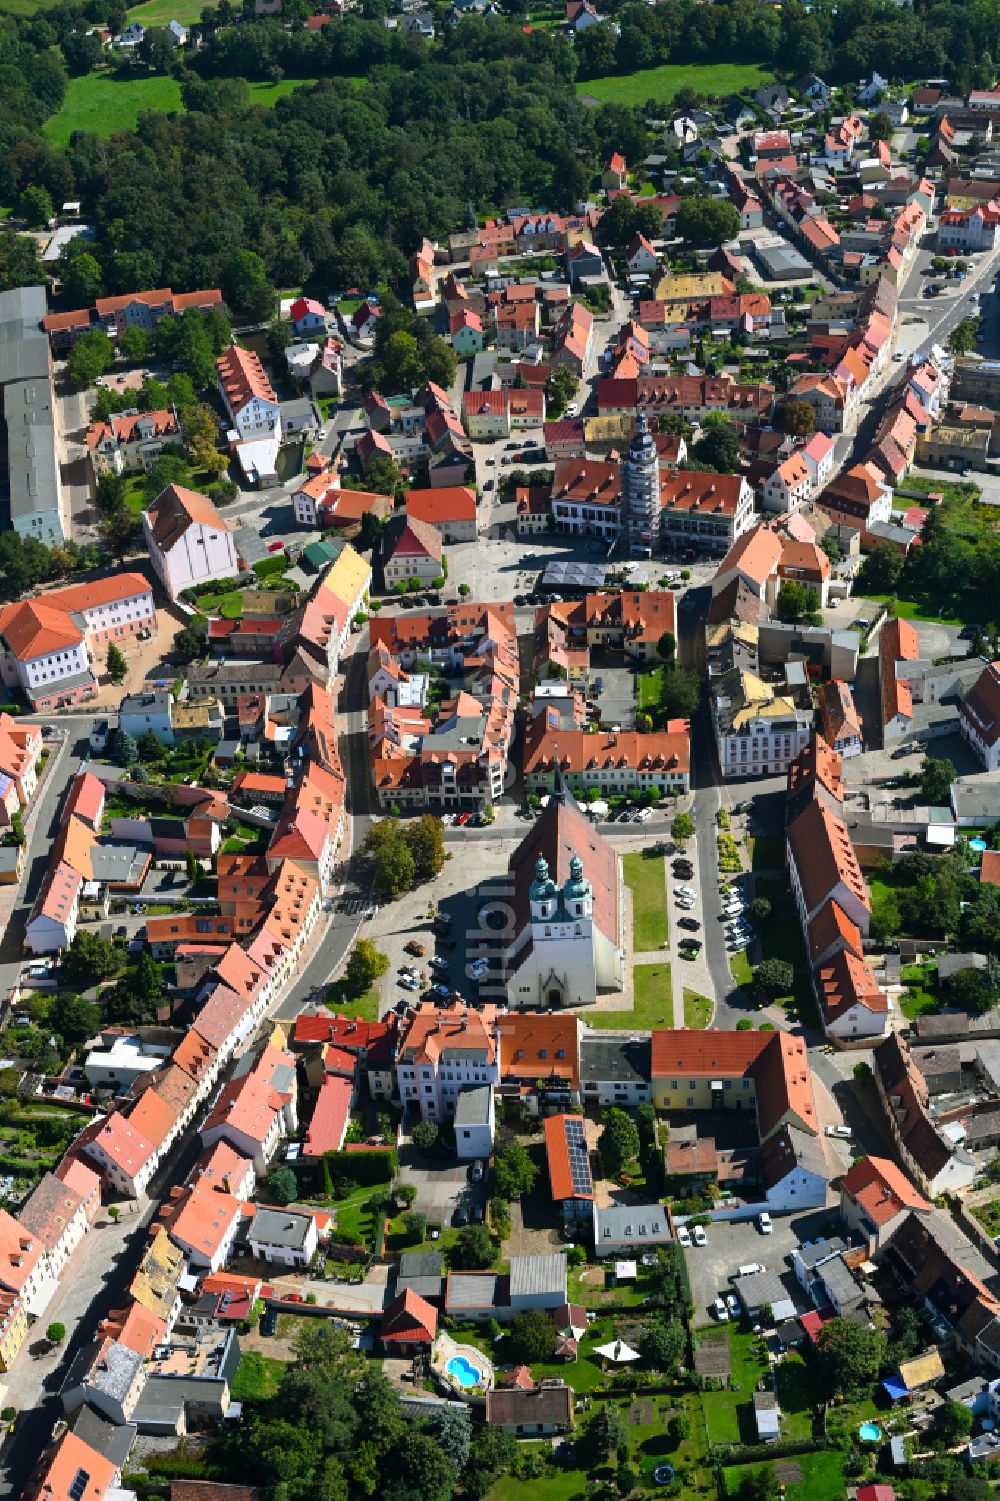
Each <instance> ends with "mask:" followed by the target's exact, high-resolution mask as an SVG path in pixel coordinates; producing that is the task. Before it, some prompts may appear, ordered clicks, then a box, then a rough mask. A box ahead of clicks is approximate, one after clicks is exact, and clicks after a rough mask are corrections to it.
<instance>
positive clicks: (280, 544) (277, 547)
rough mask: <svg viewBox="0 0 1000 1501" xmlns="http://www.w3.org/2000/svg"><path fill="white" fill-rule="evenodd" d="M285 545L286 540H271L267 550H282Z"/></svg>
mask: <svg viewBox="0 0 1000 1501" xmlns="http://www.w3.org/2000/svg"><path fill="white" fill-rule="evenodd" d="M284 545H285V544H284V542H269V543H268V544H267V550H268V552H280V551H281V549H282V548H283V547H284Z"/></svg>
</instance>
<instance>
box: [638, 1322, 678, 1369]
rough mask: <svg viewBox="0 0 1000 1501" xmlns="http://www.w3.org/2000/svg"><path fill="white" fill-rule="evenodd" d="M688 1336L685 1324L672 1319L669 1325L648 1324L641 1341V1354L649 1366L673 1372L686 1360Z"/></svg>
mask: <svg viewBox="0 0 1000 1501" xmlns="http://www.w3.org/2000/svg"><path fill="white" fill-rule="evenodd" d="M686 1349H687V1336H686V1334H685V1333H684V1326H683V1324H679V1323H678V1322H677V1320H676V1319H671V1321H670V1322H669V1323H668V1324H647V1325H646V1326H645V1328H644V1329H643V1331H642V1338H641V1339H640V1340H639V1353H640V1355H641V1356H642V1358H643V1360H644V1361H645V1362H646V1364H647V1365H648V1366H652V1367H653V1369H654V1370H657V1371H673V1370H675V1369H676V1367H677V1366H678V1365H679V1364H680V1362H681V1361H682V1360H683V1358H684V1352H685V1350H686Z"/></svg>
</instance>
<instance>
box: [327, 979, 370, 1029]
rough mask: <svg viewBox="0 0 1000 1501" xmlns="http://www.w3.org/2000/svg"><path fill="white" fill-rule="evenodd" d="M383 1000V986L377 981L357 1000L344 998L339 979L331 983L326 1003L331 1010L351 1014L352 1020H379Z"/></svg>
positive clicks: (341, 1014)
mask: <svg viewBox="0 0 1000 1501" xmlns="http://www.w3.org/2000/svg"><path fill="white" fill-rule="evenodd" d="M381 1002H382V987H381V985H379V984H377V983H376V984H375V985H373V986H372V987H371V989H370V990H367V991H365V994H364V995H363V996H362V997H361V998H360V1000H357V1001H345V1000H343V999H342V995H341V990H340V984H339V981H338V982H337V983H336V984H333V985H331V986H330V989H329V990H328V991H327V993H326V1004H327V1005H328V1006H329V1008H330V1010H331V1011H336V1012H337V1014H338V1015H339V1016H349V1017H350V1018H351V1020H352V1021H359V1022H377V1021H378V1011H379V1006H380V1005H381Z"/></svg>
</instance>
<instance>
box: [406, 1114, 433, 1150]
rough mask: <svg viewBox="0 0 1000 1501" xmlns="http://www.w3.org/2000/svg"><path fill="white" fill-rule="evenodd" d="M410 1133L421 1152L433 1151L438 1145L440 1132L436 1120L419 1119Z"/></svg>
mask: <svg viewBox="0 0 1000 1501" xmlns="http://www.w3.org/2000/svg"><path fill="white" fill-rule="evenodd" d="M410 1135H411V1136H412V1138H413V1145H414V1146H415V1147H417V1148H418V1150H419V1151H421V1152H432V1151H433V1150H434V1148H435V1147H436V1146H437V1142H438V1135H439V1132H438V1128H437V1124H436V1122H435V1121H417V1123H416V1125H415V1126H414V1128H413V1130H412V1131H411V1132H410Z"/></svg>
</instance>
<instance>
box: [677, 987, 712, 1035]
mask: <svg viewBox="0 0 1000 1501" xmlns="http://www.w3.org/2000/svg"><path fill="white" fill-rule="evenodd" d="M714 1009H715V1007H714V1006H713V1004H712V1002H711V1001H710V1000H709V999H708V996H707V995H699V994H698V992H697V991H696V990H688V988H687V986H686V985H685V987H684V1025H685V1027H691V1029H692V1030H694V1031H699V1032H703V1031H704V1030H705V1028H706V1027H707V1026H708V1024H709V1022H710V1021H711V1020H712V1012H713V1011H714Z"/></svg>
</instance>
